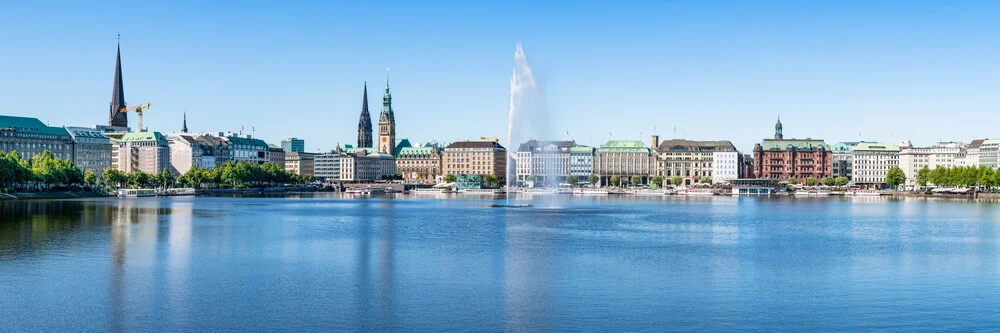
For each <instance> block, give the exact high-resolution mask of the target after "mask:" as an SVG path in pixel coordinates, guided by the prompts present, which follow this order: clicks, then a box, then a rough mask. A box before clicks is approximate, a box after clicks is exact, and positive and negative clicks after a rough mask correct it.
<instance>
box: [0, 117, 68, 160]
mask: <svg viewBox="0 0 1000 333" xmlns="http://www.w3.org/2000/svg"><path fill="white" fill-rule="evenodd" d="M15 150H16V151H17V153H18V154H19V155H21V157H22V158H24V159H25V160H31V157H32V156H35V155H41V154H42V152H43V151H46V150H48V151H50V152H52V155H53V156H55V157H56V158H59V159H71V158H73V138H72V137H71V136H70V134H69V132H67V131H66V129H65V128H62V127H49V126H46V125H45V124H43V123H42V121H41V120H38V119H36V118H27V117H14V116H0V151H3V152H11V151H15Z"/></svg>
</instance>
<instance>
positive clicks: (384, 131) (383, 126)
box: [378, 68, 396, 156]
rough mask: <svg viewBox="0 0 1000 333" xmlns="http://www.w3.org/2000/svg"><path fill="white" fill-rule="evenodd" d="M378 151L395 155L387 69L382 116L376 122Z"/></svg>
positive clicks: (394, 132) (394, 119)
mask: <svg viewBox="0 0 1000 333" xmlns="http://www.w3.org/2000/svg"><path fill="white" fill-rule="evenodd" d="M378 151H379V152H381V153H386V154H390V155H393V156H395V155H396V117H395V115H393V113H392V94H391V93H389V69H388V68H386V69H385V95H384V96H382V115H381V116H380V117H379V120H378Z"/></svg>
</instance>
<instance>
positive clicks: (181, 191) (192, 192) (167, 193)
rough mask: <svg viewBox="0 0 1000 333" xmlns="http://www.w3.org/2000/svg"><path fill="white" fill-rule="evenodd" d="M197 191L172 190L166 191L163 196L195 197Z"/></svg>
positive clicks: (188, 188)
mask: <svg viewBox="0 0 1000 333" xmlns="http://www.w3.org/2000/svg"><path fill="white" fill-rule="evenodd" d="M195 194H196V191H195V189H193V188H190V187H185V188H171V189H167V190H166V191H164V193H163V195H170V196H178V195H195Z"/></svg>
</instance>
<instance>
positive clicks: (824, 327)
mask: <svg viewBox="0 0 1000 333" xmlns="http://www.w3.org/2000/svg"><path fill="white" fill-rule="evenodd" d="M490 203H492V201H490V200H485V199H477V198H475V197H472V198H469V197H458V198H450V199H434V198H429V199H428V198H423V199H421V198H419V197H400V198H376V199H352V198H341V197H338V196H336V195H329V196H324V195H317V196H316V197H312V196H306V197H294V198H191V197H187V198H143V199H94V200H68V201H19V202H0V311H2V313H3V314H2V319H0V331H3V332H11V331H63V332H70V331H72V332H76V331H109V330H110V331H114V330H117V331H221V330H236V331H415V332H427V331H520V332H538V331H776V330H779V331H780V330H788V331H880V330H887V331H911V330H931V331H998V330H1000V266H998V263H1000V255H998V254H1000V253H998V242H1000V227H998V226H1000V224H998V222H1000V204H994V203H976V202H966V201H927V200H921V199H908V200H892V199H884V198H855V199H850V198H821V199H768V198H746V197H744V198H732V197H713V198H691V199H686V198H614V197H608V198H584V199H579V198H577V199H548V200H544V201H537V202H536V203H537V206H536V207H535V208H524V209H509V210H507V209H490V208H485V206H487V205H489V204H490Z"/></svg>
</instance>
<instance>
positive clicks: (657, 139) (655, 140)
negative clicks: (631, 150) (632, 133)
mask: <svg viewBox="0 0 1000 333" xmlns="http://www.w3.org/2000/svg"><path fill="white" fill-rule="evenodd" d="M651 139H652V141H653V146H652V147H649V148H653V149H656V147H657V146H659V145H660V136H659V135H656V134H653V136H652V137H651Z"/></svg>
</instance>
